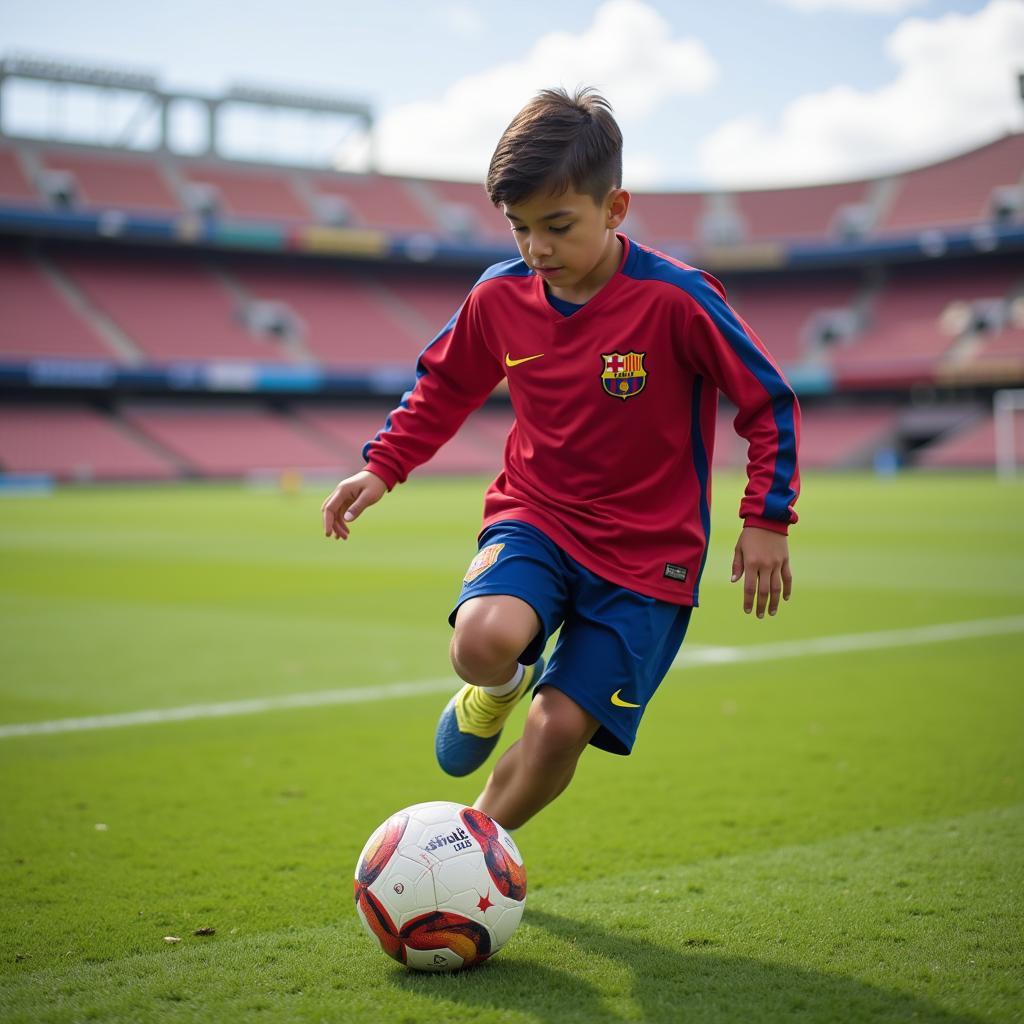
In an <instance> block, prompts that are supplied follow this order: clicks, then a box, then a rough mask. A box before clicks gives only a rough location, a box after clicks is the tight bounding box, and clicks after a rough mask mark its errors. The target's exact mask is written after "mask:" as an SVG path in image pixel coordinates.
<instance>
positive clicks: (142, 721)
mask: <svg viewBox="0 0 1024 1024" xmlns="http://www.w3.org/2000/svg"><path fill="white" fill-rule="evenodd" d="M1013 633H1021V634H1024V615H1011V616H1007V617H1005V618H1000V619H975V620H971V621H966V622H947V623H941V624H937V625H932V626H916V627H911V628H908V629H891V630H885V631H879V632H873V633H848V634H840V635H837V636H821V637H810V638H808V639H804V640H780V641H777V642H775V643H770V644H750V645H747V646H745V647H713V646H702V645H697V644H692V645H690V646H687V645H685V644H684V645H683V648H682V650H681V651H680V652H679V655H678V657H677V658H676V662H675V666H674V667H675V668H682V669H692V668H699V667H707V666H715V665H736V664H741V663H744V662H756V661H771V660H774V659H776V658H797V657H802V656H805V655H810V656H814V655H828V654H846V653H850V652H856V651H876V650H882V649H884V648H887V647H912V646H917V645H923V644H930V643H947V642H950V641H955V640H970V639H974V638H977V637H985V636H998V635H1003V634H1013ZM453 689H454V680H453V678H452V677H446V678H444V679H423V680H420V681H418V682H409V683H382V684H381V685H380V686H359V687H353V688H350V689H346V690H319V691H315V692H313V693H293V694H289V695H286V696H283V697H255V698H251V699H249V700H233V701H221V702H219V703H215V704H186V705H185V706H183V707H177V708H152V709H150V710H145V711H127V712H123V713H119V714H111V715H89V716H87V717H84V718H56V719H53V720H52V721H48V722H24V723H16V724H12V725H0V739H12V738H14V737H17V736H49V735H54V734H56V733H70V732H89V731H91V730H94V729H124V728H128V727H129V726H135V725H161V724H163V723H165V722H188V721H194V720H196V719H200V718H234V717H236V716H238V715H256V714H262V713H263V712H267V711H286V710H289V709H293V708H319V707H329V706H331V705H334V704H367V703H370V702H371V701H378V700H397V699H400V698H402V697H420V696H424V695H426V694H434V693H446V692H451V691H452V690H453Z"/></svg>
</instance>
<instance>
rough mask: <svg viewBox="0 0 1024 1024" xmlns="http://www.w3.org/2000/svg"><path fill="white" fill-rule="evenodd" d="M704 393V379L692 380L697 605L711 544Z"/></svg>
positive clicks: (691, 407)
mask: <svg viewBox="0 0 1024 1024" xmlns="http://www.w3.org/2000/svg"><path fill="white" fill-rule="evenodd" d="M703 391H704V378H703V377H700V376H697V377H695V378H694V380H693V395H692V396H691V399H690V403H691V404H690V448H691V450H692V451H693V468H694V469H695V470H696V471H697V480H698V481H699V483H700V524H701V526H702V527H703V528H704V554H703V555H702V556H701V559H700V568H699V569H698V570H697V578H696V579H695V580H694V581H693V603H694V606H695V607H696V605H697V592H698V590H699V589H700V578H701V576H703V575H704V564H705V563H706V562H707V560H708V548H709V546H710V544H711V506H710V504H709V503H708V450H707V448H705V447H704V436H703V434H702V432H701V429H700V405H701V396H702V394H703Z"/></svg>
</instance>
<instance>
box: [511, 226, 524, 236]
mask: <svg viewBox="0 0 1024 1024" xmlns="http://www.w3.org/2000/svg"><path fill="white" fill-rule="evenodd" d="M512 230H513V231H515V232H516V233H517V234H518V233H519V232H522V231H525V230H526V228H525V227H517V226H516V225H515V224H513V225H512Z"/></svg>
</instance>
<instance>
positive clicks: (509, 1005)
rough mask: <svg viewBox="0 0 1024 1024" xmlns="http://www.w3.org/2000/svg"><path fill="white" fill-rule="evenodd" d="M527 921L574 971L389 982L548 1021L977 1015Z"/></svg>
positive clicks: (835, 981)
mask: <svg viewBox="0 0 1024 1024" xmlns="http://www.w3.org/2000/svg"><path fill="white" fill-rule="evenodd" d="M528 921H529V928H530V930H532V931H541V932H545V933H547V936H548V937H549V938H550V940H553V941H552V942H551V943H550V944H551V946H552V959H553V960H557V961H558V962H559V963H563V964H564V963H565V962H566V961H567V960H568V961H569V962H570V964H571V963H572V962H573V961H575V962H576V964H577V965H578V970H579V973H576V970H575V969H574V968H573V967H572V966H570V967H569V968H568V969H566V968H562V967H554V966H552V965H551V964H548V963H543V962H537V961H528V960H525V961H524V960H512V959H509V960H507V961H503V960H502V959H501V958H500V957H498V958H496V959H495V960H494V961H493V962H491V963H489V964H486V965H484V966H483V967H481V968H479V969H477V970H475V971H467V972H466V973H465V974H460V975H454V976H453V975H425V974H414V973H412V972H407V973H397V972H396V973H394V974H392V975H391V977H390V980H391V982H392V984H394V985H395V986H396V987H398V988H400V989H402V990H403V991H406V992H415V993H417V994H420V995H428V996H430V997H432V998H435V999H436V998H440V999H443V1000H448V1001H450V1002H452V1003H455V1004H458V1005H460V1006H465V1007H466V1008H467V1010H472V1011H475V1012H476V1013H481V1012H483V1011H485V1010H493V1011H495V1012H498V1013H500V1012H502V1011H504V1012H506V1013H507V1012H509V1011H512V1012H516V1013H522V1014H528V1015H530V1016H531V1017H533V1018H535V1019H536V1020H539V1021H550V1022H552V1024H566V1022H570V1021H585V1022H587V1024H594V1022H609V1024H614V1022H616V1021H627V1020H630V1021H635V1020H641V1021H644V1022H649V1021H672V1022H685V1024H699V1022H707V1024H737V1022H743V1024H750V1022H757V1021H764V1022H768V1021H790V1020H799V1021H801V1022H804V1024H811V1022H814V1021H822V1022H828V1024H833V1022H835V1021H843V1024H855V1022H859V1021H864V1022H868V1021H870V1022H872V1024H878V1022H890V1021H891V1022H893V1024H896V1022H899V1024H903V1022H905V1021H911V1020H912V1021H917V1022H932V1024H979V1022H980V1018H977V1017H968V1016H962V1015H959V1014H954V1013H950V1012H948V1011H946V1010H943V1009H942V1008H941V1007H938V1006H936V1005H935V1004H934V1003H930V1002H928V1001H927V1000H924V999H920V998H917V997H914V996H911V995H907V994H905V993H902V992H893V991H888V990H886V989H882V988H877V987H875V986H872V985H868V984H865V983H863V982H860V981H856V980H854V979H852V978H847V977H843V976H842V975H833V974H826V973H821V972H815V971H809V970H803V969H801V968H799V967H791V966H787V965H784V964H775V963H768V962H764V961H761V960H753V959H750V958H747V957H740V956H719V955H715V954H714V953H710V952H708V951H707V949H706V948H698V947H696V946H694V947H691V948H686V949H685V950H674V949H670V948H669V947H667V946H662V945H658V944H656V943H654V942H650V941H648V940H647V939H644V938H642V937H638V936H637V935H635V934H629V933H628V930H623V931H622V932H619V931H611V930H605V929H603V928H601V927H599V926H598V925H596V924H594V923H593V922H590V921H579V920H575V919H573V918H569V917H562V916H560V915H558V914H552V913H548V912H546V911H540V910H532V909H531V911H530V913H529V916H528ZM525 927H526V926H525V925H524V928H525ZM538 943H539V944H541V945H544V944H545V939H544V938H541V937H536V936H535V937H534V942H533V945H534V948H536V945H537V944H538ZM585 973H586V974H588V975H589V977H585V976H584V974H585ZM465 1019H467V1020H472V1019H474V1018H473V1017H472V1016H467V1017H466V1018H465Z"/></svg>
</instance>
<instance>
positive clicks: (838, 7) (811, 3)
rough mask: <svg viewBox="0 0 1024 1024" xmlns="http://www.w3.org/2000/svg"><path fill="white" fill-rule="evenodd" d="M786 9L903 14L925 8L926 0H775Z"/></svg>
mask: <svg viewBox="0 0 1024 1024" xmlns="http://www.w3.org/2000/svg"><path fill="white" fill-rule="evenodd" d="M776 2H778V3H781V4H784V5H785V6H786V7H792V8H794V9H795V10H798V11H806V12H807V13H809V14H816V13H817V12H818V11H853V12H855V13H858V14H904V13H906V12H907V11H909V10H912V9H913V8H916V7H925V6H926V5H927V3H928V0H776Z"/></svg>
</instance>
